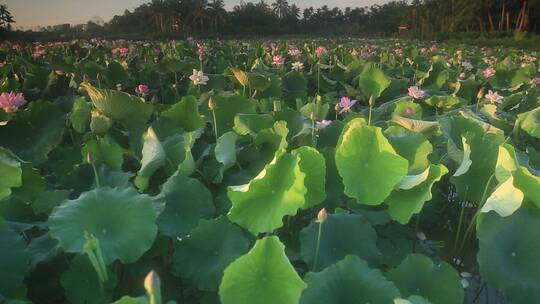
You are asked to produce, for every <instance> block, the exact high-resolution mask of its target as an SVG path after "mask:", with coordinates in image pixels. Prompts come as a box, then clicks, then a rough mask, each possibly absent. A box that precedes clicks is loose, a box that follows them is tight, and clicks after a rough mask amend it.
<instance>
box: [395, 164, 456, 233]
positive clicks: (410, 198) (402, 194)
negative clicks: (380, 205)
mask: <svg viewBox="0 0 540 304" xmlns="http://www.w3.org/2000/svg"><path fill="white" fill-rule="evenodd" d="M446 173H448V169H446V167H445V166H444V165H430V167H429V175H428V176H427V178H426V179H425V180H424V181H422V182H421V183H420V184H419V185H417V186H414V187H412V188H410V189H397V190H394V192H392V194H390V196H389V197H388V198H387V199H386V201H385V202H386V203H387V204H388V205H389V207H388V212H389V213H390V216H391V217H392V218H393V219H395V220H396V221H398V222H400V223H401V224H406V223H407V222H409V220H410V219H411V217H412V216H413V214H416V213H419V212H420V211H421V210H422V207H423V206H424V202H427V201H429V200H431V198H432V195H431V188H432V187H433V184H434V183H435V182H437V181H439V180H440V179H441V177H442V176H443V175H445V174H446Z"/></svg>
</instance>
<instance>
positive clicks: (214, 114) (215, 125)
mask: <svg viewBox="0 0 540 304" xmlns="http://www.w3.org/2000/svg"><path fill="white" fill-rule="evenodd" d="M212 116H213V117H214V134H215V135H216V143H217V141H218V132H217V118H216V110H214V109H212Z"/></svg>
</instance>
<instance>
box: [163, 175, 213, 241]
mask: <svg viewBox="0 0 540 304" xmlns="http://www.w3.org/2000/svg"><path fill="white" fill-rule="evenodd" d="M155 200H156V201H158V202H164V203H165V209H164V210H163V211H162V212H161V214H160V215H159V217H158V219H157V224H158V226H159V231H160V232H161V233H163V234H164V235H167V236H171V237H174V236H180V237H183V236H185V235H186V234H188V233H189V232H190V231H191V230H192V229H193V228H195V227H197V224H198V222H199V220H200V219H201V218H211V217H212V216H213V215H214V213H215V208H214V203H213V199H212V194H211V193H210V191H209V190H208V189H207V188H206V187H205V186H204V185H203V184H202V183H201V182H200V181H198V180H197V179H194V178H189V177H185V176H172V177H171V178H169V180H168V181H167V182H166V183H165V184H163V189H162V190H161V193H160V194H159V195H158V196H157V197H156V198H155Z"/></svg>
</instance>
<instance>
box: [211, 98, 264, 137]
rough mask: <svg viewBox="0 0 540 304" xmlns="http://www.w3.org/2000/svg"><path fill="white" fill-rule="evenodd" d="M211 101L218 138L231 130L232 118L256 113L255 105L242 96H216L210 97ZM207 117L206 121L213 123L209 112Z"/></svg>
mask: <svg viewBox="0 0 540 304" xmlns="http://www.w3.org/2000/svg"><path fill="white" fill-rule="evenodd" d="M212 100H213V102H214V110H213V112H214V114H215V122H216V123H217V133H218V136H221V135H223V133H225V132H228V131H231V130H232V129H233V126H234V117H235V116H236V115H237V114H240V113H243V114H255V112H256V111H255V103H253V102H251V101H250V100H248V99H247V98H245V97H243V96H238V95H216V96H214V97H212ZM207 115H208V116H207V119H208V120H211V121H214V120H213V114H212V113H211V111H210V112H209V113H208V114H207ZM214 127H215V126H214Z"/></svg>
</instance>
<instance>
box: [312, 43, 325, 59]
mask: <svg viewBox="0 0 540 304" xmlns="http://www.w3.org/2000/svg"><path fill="white" fill-rule="evenodd" d="M315 54H317V56H318V57H322V56H323V55H324V54H326V49H325V48H324V47H322V46H319V47H317V48H316V49H315Z"/></svg>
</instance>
